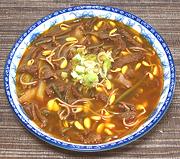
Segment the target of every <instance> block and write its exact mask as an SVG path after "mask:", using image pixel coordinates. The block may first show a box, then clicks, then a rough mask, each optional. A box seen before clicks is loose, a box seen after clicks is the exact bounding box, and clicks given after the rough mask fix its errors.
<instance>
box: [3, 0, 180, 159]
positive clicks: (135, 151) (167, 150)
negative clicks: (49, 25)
mask: <svg viewBox="0 0 180 159" xmlns="http://www.w3.org/2000/svg"><path fill="white" fill-rule="evenodd" d="M96 2H97V1H96V0H74V1H72V0H66V1H63V0H27V1H26V0H12V1H11V0H0V61H1V62H0V158H3V159H4V158H39V159H40V158H49V159H50V158H71V159H74V158H82V159H87V158H98V159H100V158H113V159H114V158H115V159H116V158H123V159H131V158H156V159H157V158H166V159H171V158H179V159H180V83H179V81H180V55H179V53H180V1H179V0H170V1H169V0H159V1H158V0H136V1H135V0H126V1H125V0H116V1H111V0H101V1H98V2H99V4H102V5H110V6H114V7H119V8H121V9H123V10H126V11H129V12H131V13H134V14H136V15H137V16H139V17H141V18H142V19H144V20H146V22H148V23H150V24H151V25H152V26H153V27H154V28H156V29H157V31H158V32H159V33H160V34H161V35H162V36H163V37H164V39H165V40H166V42H167V44H168V45H169V47H170V50H171V52H172V54H173V57H174V60H175V64H176V70H177V76H176V77H177V84H176V90H175V95H174V98H173V102H172V104H171V106H170V108H169V110H168V112H167V113H166V115H165V117H164V118H163V119H162V120H161V121H160V122H159V124H158V125H157V126H156V127H155V128H154V129H153V130H152V131H151V132H149V133H148V134H147V135H145V136H144V137H142V138H140V139H139V140H137V141H136V142H134V143H132V144H129V145H127V146H125V147H123V148H119V149H115V150H112V151H106V152H101V153H94V154H89V153H84V154H83V153H77V152H76V153H74V152H69V151H65V150H62V149H58V148H55V147H52V146H50V145H48V144H46V143H44V142H43V141H40V140H39V139H37V138H36V137H35V136H33V135H31V134H30V133H29V132H27V130H26V129H25V128H24V127H23V126H22V125H21V124H20V123H19V122H18V120H17V119H16V117H15V115H14V114H13V112H12V110H11V109H10V106H9V103H8V101H7V99H6V97H5V93H4V89H3V69H4V64H5V60H6V57H7V55H8V53H9V51H10V49H11V47H12V45H13V43H14V42H15V40H16V39H17V38H18V37H19V36H20V34H21V33H23V32H24V31H25V30H26V29H27V27H28V26H29V25H31V24H32V23H34V22H35V21H36V20H38V19H39V18H41V17H43V16H45V15H47V14H49V13H51V12H54V11H55V10H58V9H62V8H65V7H69V6H73V5H80V4H96Z"/></svg>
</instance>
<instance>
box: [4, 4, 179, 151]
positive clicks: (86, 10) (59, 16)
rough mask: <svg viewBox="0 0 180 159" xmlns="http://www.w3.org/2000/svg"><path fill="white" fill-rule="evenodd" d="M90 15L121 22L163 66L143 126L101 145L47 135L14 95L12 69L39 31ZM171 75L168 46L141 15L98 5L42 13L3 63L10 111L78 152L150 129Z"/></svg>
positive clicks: (161, 110)
mask: <svg viewBox="0 0 180 159" xmlns="http://www.w3.org/2000/svg"><path fill="white" fill-rule="evenodd" d="M94 16H98V17H103V18H108V19H113V20H116V21H121V22H123V23H124V24H126V25H128V26H130V27H132V28H134V29H135V30H136V31H137V32H139V33H140V34H142V35H143V36H144V37H145V38H146V39H147V40H148V41H149V43H150V44H151V45H152V46H153V47H154V49H155V50H156V52H157V54H158V56H159V58H160V61H161V64H162V67H163V69H164V85H163V91H162V94H161V97H160V100H159V103H158V105H157V107H156V109H155V110H154V111H153V113H152V114H151V116H150V117H149V118H148V119H147V121H146V122H145V123H144V124H143V125H141V126H140V127H139V128H138V129H137V130H136V131H135V132H133V133H131V134H129V135H127V136H125V137H123V138H121V139H117V140H114V141H111V142H107V143H103V144H96V145H84V144H74V143H69V142H65V141H62V140H59V139H56V138H54V137H52V136H50V135H49V134H47V133H45V132H44V131H42V130H41V129H40V128H39V127H37V126H36V125H35V124H34V123H33V122H32V121H31V120H30V119H29V118H28V117H27V115H26V113H25V112H24V111H23V109H22V107H21V105H20V103H19V102H18V97H17V94H16V78H15V77H16V69H17V67H18V64H19V62H20V59H21V57H22V55H23V53H24V51H25V50H26V48H27V47H28V46H29V45H30V43H31V42H32V41H33V40H34V39H35V38H36V37H37V36H38V35H39V34H41V33H43V32H44V31H45V30H47V29H49V28H50V27H52V26H53V25H55V24H58V23H60V22H63V21H65V20H70V19H73V18H80V17H94ZM175 77H176V75H175V65H174V61H173V58H172V54H171V52H170V50H169V48H168V46H167V44H166V42H165V41H164V40H163V38H162V37H161V36H160V35H159V34H158V33H157V31H156V30H155V29H154V28H152V27H151V26H150V25H149V24H148V23H146V22H145V21H144V20H142V19H141V18H139V17H137V16H135V15H133V14H131V13H129V12H126V11H123V10H121V9H118V8H113V7H109V6H100V5H85V6H75V7H70V8H66V9H63V10H58V11H55V12H54V13H52V14H49V15H48V16H45V17H44V18H42V19H40V20H38V21H37V22H35V23H34V24H33V25H32V26H30V27H29V28H28V29H27V31H25V32H24V33H23V34H22V35H21V36H20V38H19V39H18V40H17V42H16V43H15V44H14V46H13V48H12V49H11V51H10V53H9V56H8V58H7V61H6V64H5V70H4V87H5V92H6V95H7V99H8V101H9V103H10V106H11V108H12V110H13V111H14V113H15V115H16V116H17V117H18V119H19V120H20V121H21V123H22V124H23V125H24V127H25V128H27V129H28V130H29V131H30V132H31V133H32V134H34V135H36V136H37V137H38V138H40V139H41V140H43V141H45V142H47V143H49V144H52V145H54V146H57V147H60V148H63V149H68V150H73V151H81V152H96V151H105V150H110V149H114V148H118V147H122V146H124V145H127V144H129V143H131V142H132V141H134V140H137V139H138V138H140V137H141V136H143V135H144V134H146V133H147V132H148V131H150V130H151V129H152V128H153V127H154V126H155V125H156V124H157V123H158V122H159V120H160V119H161V118H162V117H163V116H164V114H165V112H166V111H167V109H168V107H169V105H170V102H171V100H172V97H173V92H174V88H175Z"/></svg>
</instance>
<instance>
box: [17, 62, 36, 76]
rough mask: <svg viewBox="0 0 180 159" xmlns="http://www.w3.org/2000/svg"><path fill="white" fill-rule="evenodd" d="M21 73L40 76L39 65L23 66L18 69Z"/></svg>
mask: <svg viewBox="0 0 180 159" xmlns="http://www.w3.org/2000/svg"><path fill="white" fill-rule="evenodd" d="M18 72H19V73H29V74H31V75H32V76H34V77H37V76H38V65H37V63H34V64H32V65H31V66H27V65H23V66H21V67H20V68H19V69H18Z"/></svg>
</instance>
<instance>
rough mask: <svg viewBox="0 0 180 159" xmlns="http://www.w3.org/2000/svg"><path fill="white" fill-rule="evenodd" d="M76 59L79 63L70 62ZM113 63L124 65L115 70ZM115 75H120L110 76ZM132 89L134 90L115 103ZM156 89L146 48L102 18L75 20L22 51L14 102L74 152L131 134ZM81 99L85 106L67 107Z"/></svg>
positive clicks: (159, 74)
mask: <svg viewBox="0 0 180 159" xmlns="http://www.w3.org/2000/svg"><path fill="white" fill-rule="evenodd" d="M101 23H102V24H101ZM64 24H65V25H64ZM69 37H71V39H67V38H69ZM73 38H75V39H73ZM84 47H86V48H85V49H84ZM93 47H94V49H92V48H93ZM132 47H136V49H135V50H134V49H132ZM79 48H80V49H79ZM117 48H118V49H119V50H117ZM138 48H140V50H139V49H138ZM49 50H50V51H49ZM52 50H54V51H52ZM45 51H46V52H45ZM48 51H49V53H48ZM101 52H104V53H101ZM109 52H110V53H109ZM136 53H138V54H137V56H136V55H135V54H136ZM45 54H46V55H45ZM77 54H78V55H79V56H80V60H81V62H79V61H77V60H75V56H76V55H77ZM88 54H90V55H91V58H90V57H89V56H88ZM101 55H102V56H101ZM48 56H49V57H48ZM50 56H51V57H50ZM92 56H93V57H95V58H94V60H92V59H93V57H92ZM98 57H102V58H99V59H98ZM124 57H125V58H124ZM127 57H128V58H127ZM45 59H46V61H45ZM47 59H48V61H47ZM112 59H113V60H112ZM119 59H123V60H124V61H121V60H120V62H119V63H125V64H123V65H122V66H121V64H119V63H118V60H119ZM30 60H31V61H30ZM63 60H64V67H62V64H63ZM66 60H67V61H66ZM83 60H84V61H83ZM98 60H100V61H98ZM128 60H129V62H127V61H128ZM82 61H83V62H82ZM66 62H67V66H66ZM88 62H89V63H90V65H88ZM106 62H107V63H106ZM105 63H106V64H107V65H105ZM138 63H139V65H140V67H139V69H137V70H135V68H136V67H137V64H138ZM108 65H110V67H109V66H108ZM95 66H96V67H97V69H96V67H95ZM116 66H118V67H116ZM124 66H125V67H127V70H125V67H124ZM91 67H92V68H91ZM123 67H124V68H123ZM76 68H78V69H76ZM117 68H119V69H121V70H120V71H117V72H112V71H113V70H115V69H117ZM83 70H84V72H83ZM79 71H82V72H80V73H79ZM62 72H63V73H62ZM73 72H74V73H75V75H72V74H73ZM90 73H91V74H90ZM77 74H78V75H77ZM66 75H67V77H66ZM120 75H121V76H120ZM75 76H77V77H75ZM120 77H121V78H120ZM122 78H124V80H126V81H124V82H123V81H122V80H123V79H122ZM103 79H104V80H107V79H108V81H109V82H110V84H111V86H112V88H108V87H106V84H105V82H103ZM142 79H143V80H142ZM139 81H141V82H140V84H139V85H138V87H137V88H135V89H133V91H131V92H129V93H128V94H127V95H126V96H125V97H124V98H122V99H121V100H120V101H117V99H118V97H119V96H121V95H122V94H123V93H124V92H126V91H127V90H129V89H131V88H133V87H134V86H135V85H136V84H137V83H138V82H139ZM99 83H101V84H99ZM128 84H130V86H128ZM99 85H101V87H100V86H99ZM162 87H163V71H162V67H161V62H160V59H159V57H158V56H157V53H156V52H155V50H154V49H153V48H152V46H151V45H150V44H149V42H148V41H147V40H146V39H145V38H144V37H143V36H142V35H140V34H139V33H138V32H136V31H135V30H133V29H132V28H130V27H129V26H126V25H124V24H123V23H120V22H117V21H112V20H108V19H103V18H81V19H76V20H70V21H66V22H63V23H62V24H57V25H55V26H53V27H51V28H50V29H49V30H47V31H45V32H44V33H42V34H41V35H39V36H38V37H37V38H36V39H35V40H34V41H33V42H32V43H31V44H30V46H29V47H28V48H27V49H26V51H25V53H24V55H23V57H22V59H21V61H20V64H19V66H18V69H17V75H16V88H17V95H18V97H19V101H20V103H21V104H22V106H23V108H24V109H25V111H26V112H27V115H28V116H29V117H30V118H31V119H32V120H33V121H34V122H35V123H36V124H37V125H38V126H39V127H41V128H42V129H43V130H44V131H45V132H47V133H49V134H51V135H52V136H54V137H56V138H58V139H62V140H65V141H68V142H73V143H82V144H96V143H104V142H108V141H111V140H115V139H118V138H122V137H124V136H126V135H128V134H130V133H131V132H133V131H135V130H136V129H137V128H138V127H139V126H140V125H142V124H143V123H144V122H145V121H146V119H147V118H148V117H149V116H150V115H151V113H152V112H153V110H154V109H155V107H156V106H157V104H158V102H159V98H160V95H161V92H162ZM96 88H99V90H98V89H96ZM102 88H103V89H102ZM116 89H117V90H116ZM104 90H106V91H104ZM113 91H114V93H113ZM113 95H114V96H115V100H114V101H113V99H112V98H113V97H112V96H113ZM111 97H112V98H111ZM57 98H58V99H57ZM82 98H88V100H87V99H85V100H86V102H77V104H73V102H74V101H77V100H79V99H82ZM59 99H60V100H59ZM89 99H91V100H89ZM111 100H112V101H111ZM49 101H51V103H50V102H49ZM48 102H49V103H48ZM63 102H64V103H63ZM111 102H112V104H111ZM75 108H76V110H75ZM78 109H79V112H73V111H77V110H78ZM63 111H64V112H63ZM143 111H144V113H142V112H143ZM66 114H67V116H66V117H65V116H63V115H66ZM92 116H96V118H101V119H100V120H99V119H98V120H97V119H96V120H94V119H93V117H92ZM97 116H98V117H97ZM85 119H86V120H85ZM85 121H86V124H87V125H86V124H85ZM78 122H79V123H80V124H79V123H78ZM124 122H125V123H124ZM77 123H78V124H77ZM102 123H103V124H102ZM108 123H109V125H111V126H108ZM100 124H101V126H100ZM88 125H89V126H88ZM100 127H101V128H100ZM98 128H99V129H98ZM101 129H102V130H101Z"/></svg>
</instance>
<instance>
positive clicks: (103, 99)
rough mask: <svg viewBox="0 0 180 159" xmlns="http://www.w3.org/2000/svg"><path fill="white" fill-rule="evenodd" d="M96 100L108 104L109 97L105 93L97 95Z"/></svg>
mask: <svg viewBox="0 0 180 159" xmlns="http://www.w3.org/2000/svg"><path fill="white" fill-rule="evenodd" d="M95 99H96V100H100V101H102V102H104V103H107V100H108V97H107V96H106V95H105V94H104V93H97V94H96V95H95Z"/></svg>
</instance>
